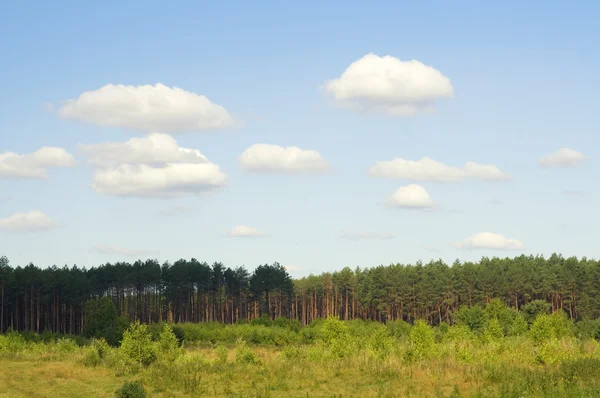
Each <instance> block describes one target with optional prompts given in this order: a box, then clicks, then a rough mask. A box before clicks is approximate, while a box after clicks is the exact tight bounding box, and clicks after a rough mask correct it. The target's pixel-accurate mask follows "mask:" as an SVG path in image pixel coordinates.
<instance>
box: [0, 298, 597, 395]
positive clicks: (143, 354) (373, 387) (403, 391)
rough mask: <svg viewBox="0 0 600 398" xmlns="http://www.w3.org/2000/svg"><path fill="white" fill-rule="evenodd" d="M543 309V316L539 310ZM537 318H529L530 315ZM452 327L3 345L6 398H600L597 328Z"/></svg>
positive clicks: (489, 312)
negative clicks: (189, 397)
mask: <svg viewBox="0 0 600 398" xmlns="http://www.w3.org/2000/svg"><path fill="white" fill-rule="evenodd" d="M540 308H541V306H540ZM531 315H533V316H531ZM456 316H457V322H456V323H455V324H454V325H452V326H449V325H447V324H441V325H438V326H435V327H432V326H430V325H428V324H427V323H426V322H424V321H417V322H415V323H414V325H410V324H408V323H406V322H404V321H390V322H388V323H386V324H381V323H378V322H373V321H364V320H355V321H341V320H339V319H338V318H335V317H330V318H328V319H324V320H319V321H315V322H313V323H311V324H309V325H307V326H304V327H303V326H301V325H300V324H299V322H297V321H290V320H288V319H285V318H278V319H275V320H274V321H272V320H270V319H269V318H267V317H264V318H261V319H260V320H257V321H256V322H253V323H245V324H234V325H223V324H219V323H201V324H197V323H196V324H195V323H183V324H173V325H170V324H166V323H157V324H151V325H146V324H142V323H139V322H134V323H132V324H131V325H129V326H128V327H127V329H126V330H125V331H124V333H123V335H122V337H121V341H120V343H118V344H117V345H115V346H112V345H110V344H109V343H108V342H107V341H106V340H105V339H104V338H103V337H99V338H92V339H89V340H88V339H84V338H81V337H74V336H71V337H69V336H60V335H55V334H52V333H45V334H39V335H38V334H33V333H29V334H21V333H17V332H10V331H9V332H8V333H6V334H4V335H2V336H0V370H1V372H0V373H1V375H0V385H2V386H4V387H2V388H1V390H2V391H1V392H0V394H2V395H3V396H7V397H8V396H10V397H19V396H40V397H43V396H48V397H49V396H65V397H66V396H69V397H87V396H98V397H102V396H106V397H113V396H119V397H138V396H157V397H179V396H222V397H278V396H289V397H307V396H308V397H320V396H322V397H401V396H414V397H421V396H424V397H425V396H428V397H429V396H430V397H463V396H464V397H467V396H475V397H528V396H531V397H534V396H545V397H584V396H600V343H598V341H597V340H596V337H598V331H599V330H600V323H599V322H597V321H587V322H579V323H573V322H571V321H570V320H569V319H568V317H567V316H566V314H549V313H547V311H542V312H540V313H537V314H529V315H528V316H524V314H521V313H516V311H514V310H513V309H510V308H509V307H507V306H505V305H504V304H502V302H501V301H500V300H492V301H491V302H490V304H489V305H488V306H486V307H485V308H482V307H472V308H466V307H465V308H463V309H462V310H461V311H459V312H458V313H457V314H456Z"/></svg>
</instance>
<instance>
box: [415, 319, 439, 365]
mask: <svg viewBox="0 0 600 398" xmlns="http://www.w3.org/2000/svg"><path fill="white" fill-rule="evenodd" d="M410 347H411V349H410V351H409V352H410V354H409V356H410V357H411V358H414V359H424V358H429V357H431V356H432V355H433V353H434V348H435V335H434V332H433V329H432V328H431V326H429V325H428V324H427V323H426V322H425V321H421V320H418V321H417V322H415V324H414V326H413V327H412V329H411V331H410Z"/></svg>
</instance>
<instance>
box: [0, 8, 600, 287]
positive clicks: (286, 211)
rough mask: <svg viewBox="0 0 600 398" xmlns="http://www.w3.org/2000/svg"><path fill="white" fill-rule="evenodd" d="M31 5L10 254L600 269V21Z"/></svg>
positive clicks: (249, 263) (576, 15) (564, 13)
mask: <svg viewBox="0 0 600 398" xmlns="http://www.w3.org/2000/svg"><path fill="white" fill-rule="evenodd" d="M62 5H63V7H59V6H58V5H57V4H56V3H52V4H50V3H48V2H8V3H6V4H3V5H2V6H0V51H1V54H2V62H0V87H2V90H1V94H0V255H6V256H7V257H8V258H9V260H10V262H11V264H12V265H26V264H27V263H29V262H33V263H34V264H36V265H38V266H41V267H46V266H52V265H54V264H56V265H58V266H62V265H65V264H66V265H69V266H72V265H74V264H76V265H78V266H85V267H91V266H97V265H100V264H103V263H106V262H114V261H135V260H136V259H138V258H141V259H147V258H156V259H158V260H159V261H161V262H163V261H167V260H168V261H175V260H177V259H179V258H187V259H189V258H192V257H194V258H197V259H199V260H201V261H207V262H209V263H212V262H215V261H220V262H222V263H224V264H225V265H226V266H232V267H233V266H240V265H243V266H246V267H247V268H248V269H253V268H254V267H256V266H258V265H259V264H265V263H269V264H271V263H273V262H279V263H281V264H282V265H284V266H286V267H287V268H288V270H289V271H290V273H291V274H292V275H293V276H303V275H308V274H310V273H321V272H325V271H335V270H339V269H341V268H343V267H346V266H349V267H351V268H354V267H356V266H360V267H372V266H377V265H380V264H390V263H403V264H407V263H415V262H416V261H419V260H420V261H423V262H428V261H430V260H432V259H438V258H439V259H442V260H444V261H446V262H448V263H452V262H453V261H454V260H456V259H460V260H463V261H476V260H478V259H480V258H481V257H482V256H500V257H506V256H509V257H513V256H518V255H520V254H522V253H524V254H533V255H537V254H541V255H545V256H549V255H551V254H552V253H554V252H556V253H562V254H563V255H564V256H578V257H583V256H587V257H592V258H597V257H599V254H600V253H598V250H599V249H598V247H599V246H598V244H597V236H598V235H597V233H596V230H597V227H596V226H597V225H598V224H599V222H600V212H598V211H597V207H596V206H595V203H596V202H597V200H598V196H599V194H600V188H599V187H598V185H597V184H595V183H594V182H595V181H598V178H599V177H600V166H599V165H598V163H597V162H596V159H597V158H598V156H599V155H600V153H599V152H600V146H599V145H598V144H600V142H599V140H598V126H599V125H600V112H598V105H599V100H598V95H597V93H598V89H599V87H600V74H598V70H600V52H599V51H598V49H599V47H598V42H597V38H598V37H600V27H598V24H597V20H598V17H600V5H599V4H598V3H596V2H591V1H590V2H578V3H577V7H575V6H574V5H572V4H569V3H567V2H541V1H530V2H526V3H525V2H516V1H508V2H501V3H494V4H492V3H489V2H487V3H485V4H484V3H482V2H475V1H463V2H455V3H452V4H450V3H448V2H443V1H431V2H427V3H425V2H421V3H418V4H417V3H414V2H413V3H403V2H378V1H373V2H369V3H368V4H367V3H365V2H358V1H346V2H343V3H342V2H333V1H332V2H317V1H306V2H299V3H291V2H283V1H279V2H275V1H264V2H259V3H252V2H241V1H238V2H235V1H224V2H215V3H210V4H208V3H202V4H201V3H200V2H192V1H189V2H186V1H177V2H173V3H172V4H169V5H167V3H164V2H155V1H144V2H139V1H130V2H126V3H123V2H117V1H103V2H94V1H90V2H85V3H81V2H64V3H62Z"/></svg>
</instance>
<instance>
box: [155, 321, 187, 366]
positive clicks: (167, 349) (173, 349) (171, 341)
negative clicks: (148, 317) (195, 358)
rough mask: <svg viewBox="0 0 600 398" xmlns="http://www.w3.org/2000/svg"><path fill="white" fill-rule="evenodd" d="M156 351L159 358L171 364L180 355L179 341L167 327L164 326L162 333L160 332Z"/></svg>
mask: <svg viewBox="0 0 600 398" xmlns="http://www.w3.org/2000/svg"><path fill="white" fill-rule="evenodd" d="M158 349H159V352H160V354H161V357H162V358H164V359H165V360H167V361H170V362H173V361H174V360H175V359H176V358H177V357H178V356H179V355H181V353H182V352H181V349H180V348H179V341H178V340H177V337H176V336H175V333H173V329H171V327H170V326H169V325H165V326H164V327H163V330H162V332H160V336H159V337H158Z"/></svg>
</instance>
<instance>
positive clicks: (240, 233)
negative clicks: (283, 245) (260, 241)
mask: <svg viewBox="0 0 600 398" xmlns="http://www.w3.org/2000/svg"><path fill="white" fill-rule="evenodd" d="M229 236H231V237H233V238H265V237H268V236H269V235H268V234H265V233H262V232H260V231H258V230H257V229H256V228H252V227H247V226H245V225H238V226H236V227H234V228H233V229H232V230H231V231H230V232H229Z"/></svg>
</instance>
